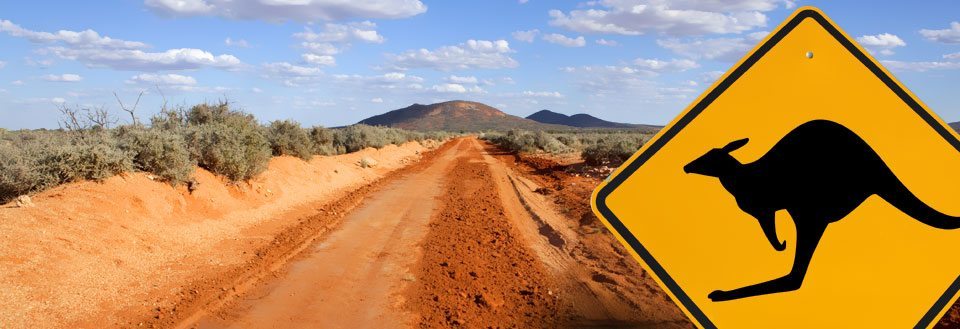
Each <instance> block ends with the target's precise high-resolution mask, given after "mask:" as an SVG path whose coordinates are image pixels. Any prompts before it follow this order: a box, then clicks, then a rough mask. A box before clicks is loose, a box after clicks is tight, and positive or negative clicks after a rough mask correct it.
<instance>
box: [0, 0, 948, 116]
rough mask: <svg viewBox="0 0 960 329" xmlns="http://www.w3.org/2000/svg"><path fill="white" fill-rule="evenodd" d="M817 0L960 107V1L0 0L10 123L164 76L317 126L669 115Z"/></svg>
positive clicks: (197, 98) (0, 56)
mask: <svg viewBox="0 0 960 329" xmlns="http://www.w3.org/2000/svg"><path fill="white" fill-rule="evenodd" d="M804 5H814V6H818V7H820V8H821V9H823V10H824V11H825V12H826V13H827V15H830V16H831V18H833V19H834V21H836V22H837V23H838V24H839V25H840V27H841V28H843V29H844V30H845V31H847V33H849V34H850V35H852V36H854V37H857V38H858V40H859V41H860V42H861V44H863V45H864V46H866V47H867V48H868V49H870V50H871V52H872V53H873V54H874V55H875V56H876V57H877V58H878V59H880V60H881V61H882V62H883V64H884V65H885V66H887V67H888V68H890V69H892V70H893V72H894V73H895V74H896V76H897V77H898V78H899V79H900V80H901V81H903V82H904V83H905V84H906V86H907V87H908V88H910V89H911V90H913V91H914V92H915V93H916V94H917V95H918V96H919V97H920V98H921V99H922V100H923V101H924V102H925V103H926V104H927V105H929V106H930V107H931V108H932V109H933V110H934V111H935V112H937V113H938V114H940V116H941V117H943V118H944V119H945V120H947V121H960V97H957V96H956V92H957V90H960V89H958V88H957V86H958V84H960V2H958V1H948V0H943V1H911V2H905V1H871V2H869V5H865V2H863V1H785V0H705V1H694V0H599V1H583V2H577V1H569V2H568V1H563V2H561V1H546V0H527V1H517V0H504V1H417V0H387V1H363V0H355V1H345V0H256V1H241V0H233V1H230V0H145V1H136V0H128V1H29V2H27V1H7V2H3V3H0V49H3V50H2V51H0V127H4V128H14V129H16V128H40V127H47V128H55V127H56V126H57V118H58V112H57V106H58V105H59V104H67V105H70V106H80V107H98V106H104V107H106V108H107V109H110V110H112V111H114V113H115V114H117V116H120V113H117V112H119V106H118V105H117V102H116V100H115V99H114V96H113V93H114V92H116V93H117V94H118V95H119V96H120V97H121V98H122V99H123V100H124V101H125V102H127V103H132V102H133V101H134V100H135V99H136V97H137V94H138V93H139V92H140V91H142V90H145V93H144V96H143V100H142V101H141V103H140V106H139V109H138V114H139V115H140V116H141V117H144V118H146V117H149V116H150V115H151V114H152V113H154V112H156V111H158V110H159V108H160V105H161V104H162V102H163V98H162V97H161V96H160V93H159V92H158V89H159V90H161V91H162V92H163V94H164V95H165V96H166V98H167V101H168V103H169V104H172V105H188V106H189V105H192V104H195V103H198V102H203V101H216V100H218V99H220V98H224V97H226V98H228V99H229V100H230V101H232V102H235V104H236V105H237V106H239V107H241V108H242V109H244V110H245V111H248V112H251V113H253V114H255V115H256V116H257V117H258V118H260V119H261V120H263V121H269V120H274V119H288V118H289V119H295V120H298V121H300V122H301V123H303V124H304V125H308V126H309V125H325V126H338V125H344V124H351V123H355V122H357V121H359V120H361V119H363V118H366V117H368V116H371V115H375V114H379V113H382V112H385V111H388V110H393V109H397V108H401V107H405V106H408V105H410V104H412V103H422V104H423V103H433V102H438V101H444V100H451V99H466V100H475V101H480V102H484V103H487V104H489V105H492V106H495V107H498V108H500V109H501V110H504V111H505V112H507V113H510V114H515V115H520V116H526V115H528V114H530V113H533V112H535V111H537V110H540V109H550V110H554V111H557V112H561V113H567V114H573V113H589V114H593V115H596V116H598V117H601V118H605V119H608V120H614V121H621V122H633V123H651V124H663V123H665V122H667V121H669V120H670V119H672V118H673V117H674V116H675V115H676V114H677V113H679V112H680V111H681V110H682V109H683V108H684V107H685V106H686V105H687V104H688V103H690V102H691V101H692V100H693V99H695V98H696V96H698V95H699V94H700V93H701V92H702V91H703V89H704V88H706V87H707V86H709V85H710V84H711V83H712V82H713V80H715V79H716V77H717V76H718V74H719V73H720V72H722V71H725V70H726V69H728V68H729V67H730V66H731V65H732V64H733V63H734V62H735V61H736V60H737V59H739V57H741V56H742V55H744V53H745V52H746V51H747V50H748V49H749V48H751V47H752V46H753V45H754V44H755V43H756V42H757V41H758V39H759V38H762V37H763V36H764V34H765V33H767V32H768V31H769V30H770V29H772V28H774V27H775V26H776V25H778V24H779V23H780V22H781V21H782V20H783V19H785V18H786V17H787V16H788V15H789V14H790V13H791V12H792V11H793V10H795V8H796V7H797V6H804Z"/></svg>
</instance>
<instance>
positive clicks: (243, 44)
mask: <svg viewBox="0 0 960 329" xmlns="http://www.w3.org/2000/svg"><path fill="white" fill-rule="evenodd" d="M223 44H225V45H227V47H237V48H250V43H249V42H247V40H243V39H237V40H234V39H233V38H227V39H226V40H223Z"/></svg>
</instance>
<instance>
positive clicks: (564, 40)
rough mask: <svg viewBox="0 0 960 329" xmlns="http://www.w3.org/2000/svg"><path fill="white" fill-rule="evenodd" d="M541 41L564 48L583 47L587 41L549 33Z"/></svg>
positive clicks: (581, 38)
mask: <svg viewBox="0 0 960 329" xmlns="http://www.w3.org/2000/svg"><path fill="white" fill-rule="evenodd" d="M543 40H544V41H546V42H549V43H553V44H558V45H561V46H564V47H583V46H586V45H587V40H586V39H584V38H583V37H582V36H580V37H576V38H571V37H568V36H565V35H563V34H559V33H551V34H547V35H544V36H543Z"/></svg>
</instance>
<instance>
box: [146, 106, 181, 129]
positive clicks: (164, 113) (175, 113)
mask: <svg viewBox="0 0 960 329" xmlns="http://www.w3.org/2000/svg"><path fill="white" fill-rule="evenodd" d="M187 124H188V122H187V111H186V110H184V109H183V108H182V107H177V108H173V109H168V108H164V109H163V110H161V111H160V113H157V114H156V115H154V116H153V117H151V118H150V127H151V128H154V129H162V130H168V131H181V130H182V129H184V128H186V127H187Z"/></svg>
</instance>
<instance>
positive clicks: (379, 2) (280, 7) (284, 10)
mask: <svg viewBox="0 0 960 329" xmlns="http://www.w3.org/2000/svg"><path fill="white" fill-rule="evenodd" d="M144 4H146V5H147V7H149V8H151V9H152V10H154V11H156V12H158V13H161V14H165V15H172V16H199V15H209V16H222V17H227V18H233V19H249V20H264V21H270V22H282V21H288V20H293V21H300V22H314V21H318V20H322V21H337V20H344V19H350V18H405V17H410V16H414V15H418V14H422V13H424V12H426V11H427V6H426V5H424V4H423V3H422V2H420V1H419V0H352V1H344V0H263V1H236V0H145V1H144Z"/></svg>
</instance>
